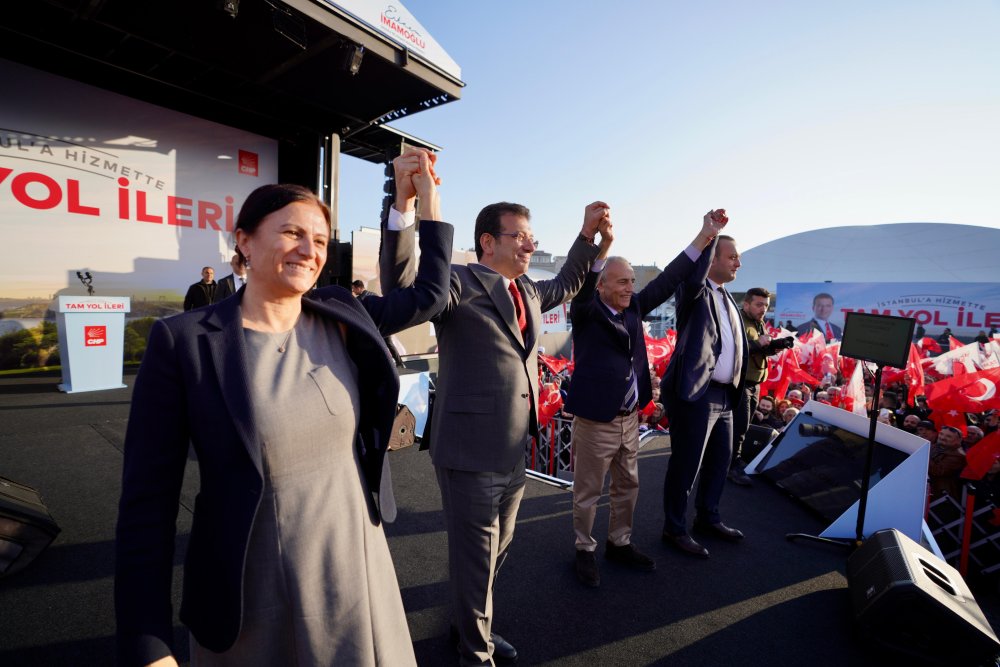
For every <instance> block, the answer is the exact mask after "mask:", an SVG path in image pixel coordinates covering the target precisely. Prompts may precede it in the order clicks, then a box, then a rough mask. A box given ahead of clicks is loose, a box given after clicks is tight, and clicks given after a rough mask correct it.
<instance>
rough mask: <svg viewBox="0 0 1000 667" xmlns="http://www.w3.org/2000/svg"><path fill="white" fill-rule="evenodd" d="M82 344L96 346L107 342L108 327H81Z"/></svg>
mask: <svg viewBox="0 0 1000 667" xmlns="http://www.w3.org/2000/svg"><path fill="white" fill-rule="evenodd" d="M83 344H84V346H86V347H97V346H101V345H107V344H108V328H107V327H106V326H103V327H97V326H94V327H84V328H83Z"/></svg>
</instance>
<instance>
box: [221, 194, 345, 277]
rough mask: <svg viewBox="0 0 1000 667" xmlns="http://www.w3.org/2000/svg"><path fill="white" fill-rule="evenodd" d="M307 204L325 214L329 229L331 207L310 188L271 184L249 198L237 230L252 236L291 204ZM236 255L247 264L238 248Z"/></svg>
mask: <svg viewBox="0 0 1000 667" xmlns="http://www.w3.org/2000/svg"><path fill="white" fill-rule="evenodd" d="M295 202H306V203H308V204H315V205H316V206H317V207H319V210H320V211H322V212H323V217H324V218H326V224H327V227H329V226H330V224H331V223H330V207H329V206H327V205H326V204H325V203H323V200H322V199H320V198H319V197H317V196H316V195H315V194H314V193H313V191H312V190H310V189H309V188H307V187H305V186H302V185H296V184H294V183H271V184H269V185H262V186H260V187H259V188H257V189H256V190H254V191H253V192H251V193H250V195H249V196H248V197H247V199H246V201H245V202H243V206H242V207H241V208H240V214H239V215H238V216H237V217H236V229H242V230H243V231H244V232H246V233H247V234H250V235H252V234H253V233H254V231H256V229H257V228H258V227H259V226H260V223H261V222H262V221H263V220H264V218H266V217H267V216H269V215H271V214H272V213H274V212H275V211H280V210H281V209H283V208H285V207H286V206H288V205H289V204H294V203H295ZM236 254H238V255H239V256H240V259H241V260H242V261H243V262H244V263H245V262H246V258H245V257H244V256H243V252H242V251H241V250H240V249H239V248H238V247H237V248H236Z"/></svg>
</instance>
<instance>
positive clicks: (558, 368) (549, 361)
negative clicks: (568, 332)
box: [538, 352, 569, 375]
mask: <svg viewBox="0 0 1000 667" xmlns="http://www.w3.org/2000/svg"><path fill="white" fill-rule="evenodd" d="M538 360H539V361H540V362H542V363H543V364H544V365H545V367H546V368H548V369H549V370H550V371H552V373H553V374H555V375H559V373H561V372H562V371H563V370H565V369H566V364H567V363H569V362H568V361H567V359H566V358H565V357H559V358H558V359H556V358H555V357H550V356H549V355H547V354H542V353H541V352H539V353H538Z"/></svg>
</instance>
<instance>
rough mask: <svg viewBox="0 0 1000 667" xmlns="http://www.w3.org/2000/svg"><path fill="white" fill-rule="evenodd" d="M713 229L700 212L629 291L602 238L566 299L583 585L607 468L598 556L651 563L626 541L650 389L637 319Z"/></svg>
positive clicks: (624, 269)
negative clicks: (641, 411) (683, 245)
mask: <svg viewBox="0 0 1000 667" xmlns="http://www.w3.org/2000/svg"><path fill="white" fill-rule="evenodd" d="M720 228H721V226H720V225H719V223H718V222H716V221H715V220H713V219H711V218H710V216H708V215H706V216H705V220H704V223H703V226H702V229H701V232H700V233H699V234H698V236H697V237H696V238H695V239H694V241H692V242H691V245H690V246H688V247H687V249H685V250H684V251H683V252H681V253H680V254H679V255H678V256H677V257H676V258H675V259H674V260H673V261H672V262H670V264H669V265H668V266H667V268H666V269H664V270H663V272H662V273H660V275H659V276H657V277H656V278H655V279H654V280H653V281H652V282H650V283H649V284H648V285H647V286H646V287H645V288H644V289H643V290H641V291H640V292H638V293H634V292H633V289H634V286H635V271H633V270H632V267H631V266H630V265H629V263H628V262H627V261H626V260H625V259H624V258H622V257H611V258H609V259H607V260H605V259H604V257H605V256H606V255H607V250H608V246H610V241H611V239H610V238H608V236H602V241H601V252H600V253H599V254H598V257H597V260H596V261H595V262H594V265H593V266H592V267H591V270H590V273H589V275H588V277H587V280H586V281H585V282H584V284H583V288H582V289H581V290H580V292H579V293H578V294H577V295H576V297H575V298H574V299H573V304H572V309H571V311H570V318H571V319H572V322H573V358H574V360H575V364H576V365H575V369H574V371H573V382H572V384H571V385H570V389H569V396H568V397H567V399H566V409H567V411H568V412H570V413H572V414H573V415H574V419H573V450H574V452H575V454H576V461H575V464H574V467H573V530H574V532H575V534H576V574H577V578H579V580H580V582H581V583H582V584H583V585H585V586H589V587H592V588H593V587H597V586H599V585H600V572H599V570H598V567H597V561H596V559H595V557H594V554H595V552H596V550H597V542H596V541H595V540H594V538H593V537H592V536H591V531H592V529H593V526H594V517H595V515H596V513H597V503H598V501H600V499H601V490H602V488H603V486H604V477H605V475H607V473H608V471H609V470H610V471H611V489H610V496H611V515H610V519H609V525H608V539H607V543H606V545H605V551H604V556H605V558H607V559H608V560H610V561H612V562H617V563H619V564H621V565H624V566H626V567H628V568H631V569H633V570H638V571H642V572H652V571H653V570H655V569H656V563H655V562H653V560H652V559H650V558H649V557H648V556H646V555H645V554H643V553H642V552H641V551H639V550H638V549H637V548H636V547H635V546H634V545H633V544H632V516H633V514H634V512H635V504H636V500H637V499H638V496H639V466H638V453H639V416H638V412H637V409H638V408H642V407H643V406H645V405H646V404H648V403H649V401H650V400H652V393H653V392H652V384H651V379H650V374H649V359H648V357H647V354H646V344H645V339H644V336H643V329H642V318H643V316H645V315H646V314H647V313H649V312H650V311H652V310H653V309H654V308H656V307H657V306H659V305H660V304H662V303H663V302H664V301H666V300H667V299H669V298H670V297H671V296H673V294H674V290H675V289H676V288H677V285H678V284H679V283H680V282H681V281H683V280H684V279H686V278H687V277H688V276H689V275H690V274H691V273H692V272H693V271H694V270H695V267H696V266H697V261H698V259H699V258H700V256H701V255H702V254H704V253H706V252H707V251H706V249H707V248H708V247H709V245H710V244H711V242H712V239H713V238H714V237H715V236H716V234H718V231H719V229H720ZM709 257H710V255H707V256H706V263H707V260H708V258H709ZM595 286H596V288H597V289H596V292H597V293H596V294H595V290H594V288H595Z"/></svg>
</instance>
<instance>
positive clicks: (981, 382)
mask: <svg viewBox="0 0 1000 667" xmlns="http://www.w3.org/2000/svg"><path fill="white" fill-rule="evenodd" d="M960 366H961V365H960V364H956V366H955V368H956V371H957V374H956V375H953V376H951V377H949V378H945V379H943V380H938V381H937V382H935V383H934V384H930V385H927V391H926V392H925V393H926V394H927V404H928V405H929V406H930V407H931V408H934V409H935V410H936V409H937V408H938V407H945V408H955V409H956V410H961V411H962V412H983V411H985V410H989V409H1000V394H998V393H997V385H998V384H1000V368H989V369H986V370H982V371H976V372H974V373H969V372H965V373H963V372H961V371H960V370H957V369H959V368H960Z"/></svg>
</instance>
